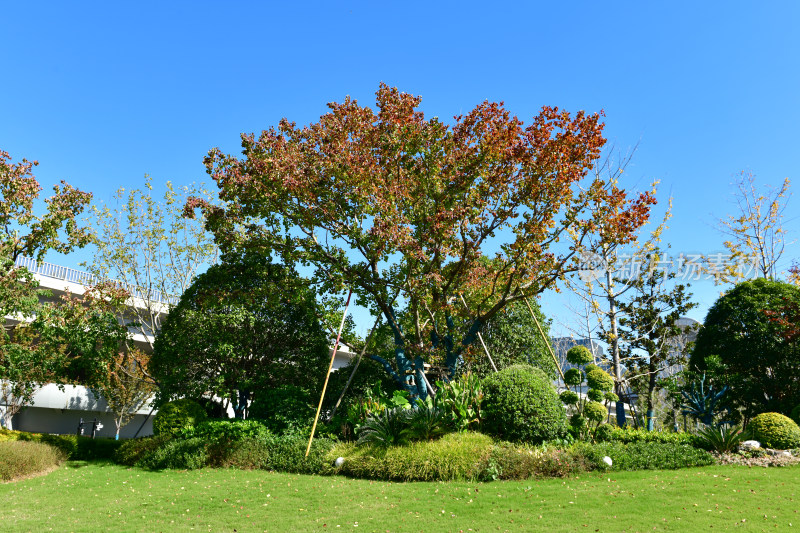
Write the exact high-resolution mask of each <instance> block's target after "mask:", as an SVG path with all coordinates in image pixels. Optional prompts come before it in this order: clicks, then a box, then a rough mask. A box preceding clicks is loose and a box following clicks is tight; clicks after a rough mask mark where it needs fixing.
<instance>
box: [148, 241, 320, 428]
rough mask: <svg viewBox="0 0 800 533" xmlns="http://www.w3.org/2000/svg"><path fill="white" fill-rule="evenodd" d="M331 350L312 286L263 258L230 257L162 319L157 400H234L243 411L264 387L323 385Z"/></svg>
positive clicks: (153, 362) (154, 364) (152, 367)
mask: <svg viewBox="0 0 800 533" xmlns="http://www.w3.org/2000/svg"><path fill="white" fill-rule="evenodd" d="M329 354H330V351H329V348H328V339H327V337H326V336H325V334H324V331H323V330H322V327H321V326H320V323H319V310H318V307H317V304H316V301H315V295H314V291H313V290H311V289H310V288H309V287H308V285H307V283H305V282H304V280H302V279H301V278H300V277H299V276H297V274H295V273H294V272H293V271H292V270H291V269H288V268H286V267H285V266H283V265H279V264H274V263H271V262H270V261H269V259H268V258H265V257H263V256H253V255H248V256H239V257H235V256H231V255H228V256H225V257H224V258H223V262H222V263H220V264H218V265H214V266H212V267H211V268H209V269H208V271H206V272H205V273H204V274H201V275H200V276H198V277H197V279H196V280H195V282H194V283H192V285H191V286H190V287H189V288H188V289H187V290H186V292H185V293H184V294H183V296H182V297H181V300H180V302H179V303H178V305H177V306H176V307H175V308H173V310H172V311H171V312H170V314H169V315H168V316H167V319H166V320H165V321H164V325H163V328H162V330H161V333H160V334H159V335H158V337H157V338H156V342H155V350H154V352H153V355H152V357H151V359H150V363H149V371H150V373H151V374H152V376H153V377H154V378H155V379H156V380H157V381H158V385H159V400H160V401H162V402H163V401H165V400H169V399H174V398H176V397H188V398H201V397H207V396H208V395H209V394H211V395H216V396H218V397H220V398H229V399H231V401H232V403H233V405H234V408H235V409H236V410H237V415H240V414H241V412H242V410H243V409H244V407H245V405H246V404H247V402H248V401H249V400H250V399H253V398H257V396H258V394H259V392H260V391H264V390H266V389H269V388H274V387H278V386H281V385H287V384H291V385H300V386H303V387H304V388H306V389H307V390H311V391H314V392H315V393H316V392H317V391H318V390H320V389H321V388H322V380H323V379H324V378H325V369H327V362H328V357H329Z"/></svg>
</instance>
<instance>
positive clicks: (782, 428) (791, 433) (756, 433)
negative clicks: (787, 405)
mask: <svg viewBox="0 0 800 533" xmlns="http://www.w3.org/2000/svg"><path fill="white" fill-rule="evenodd" d="M747 430H748V431H749V432H750V434H751V435H752V436H753V438H754V439H756V440H757V441H758V442H760V443H761V445H762V446H764V447H765V448H777V449H779V450H788V449H791V448H797V447H798V446H800V427H798V426H797V424H796V423H795V422H794V421H793V420H792V419H791V418H789V417H788V416H784V415H782V414H780V413H761V414H760V415H757V416H755V417H754V418H753V419H752V420H751V421H750V424H748V425H747Z"/></svg>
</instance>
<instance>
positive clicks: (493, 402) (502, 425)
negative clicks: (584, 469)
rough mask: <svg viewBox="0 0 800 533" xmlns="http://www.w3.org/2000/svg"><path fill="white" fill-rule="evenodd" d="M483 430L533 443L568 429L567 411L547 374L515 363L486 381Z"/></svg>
mask: <svg viewBox="0 0 800 533" xmlns="http://www.w3.org/2000/svg"><path fill="white" fill-rule="evenodd" d="M483 391H484V400H483V414H482V416H483V430H484V431H485V432H487V433H488V434H490V435H495V436H497V437H499V438H501V439H503V440H508V441H512V442H513V441H518V442H530V443H533V444H536V443H539V442H542V441H545V440H551V439H557V438H560V437H562V436H564V435H565V434H566V432H567V426H566V413H565V411H564V407H563V405H562V404H561V399H560V398H559V396H558V393H557V392H556V389H555V387H554V386H553V384H552V383H551V382H550V379H549V378H548V377H547V375H546V374H545V373H544V372H542V371H541V370H539V369H537V368H533V367H531V366H526V365H514V366H510V367H508V368H506V369H503V370H501V371H500V372H497V373H495V374H492V375H491V376H489V377H487V378H486V379H485V380H484V382H483Z"/></svg>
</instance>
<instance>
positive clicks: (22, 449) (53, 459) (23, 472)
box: [0, 440, 66, 481]
mask: <svg viewBox="0 0 800 533" xmlns="http://www.w3.org/2000/svg"><path fill="white" fill-rule="evenodd" d="M65 459H66V457H65V455H64V453H63V452H62V451H61V450H59V449H58V448H54V447H53V446H50V445H48V444H44V443H41V442H32V441H24V440H5V441H2V442H0V480H2V481H11V480H14V479H18V478H21V477H25V476H30V475H34V474H38V473H40V472H46V471H47V470H49V469H51V468H54V467H56V466H58V465H60V464H61V463H63V462H64V460H65Z"/></svg>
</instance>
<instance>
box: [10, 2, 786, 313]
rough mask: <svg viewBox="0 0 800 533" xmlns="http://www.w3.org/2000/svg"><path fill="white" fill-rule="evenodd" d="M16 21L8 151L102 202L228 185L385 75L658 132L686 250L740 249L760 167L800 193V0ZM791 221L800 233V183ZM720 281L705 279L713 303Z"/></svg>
mask: <svg viewBox="0 0 800 533" xmlns="http://www.w3.org/2000/svg"><path fill="white" fill-rule="evenodd" d="M164 4H168V5H167V6H165V5H164ZM2 17H3V30H2V32H0V60H2V63H1V64H0V68H2V77H3V81H2V83H0V105H1V106H2V107H1V108H0V148H1V149H3V150H6V151H8V152H10V153H11V155H12V157H13V158H14V159H15V160H18V159H21V158H22V157H26V158H28V159H38V160H39V161H40V166H39V167H38V169H37V171H36V174H37V177H38V178H39V180H40V182H41V183H42V184H43V185H45V186H46V187H47V188H49V187H50V186H51V185H52V184H53V183H56V182H57V181H58V180H59V179H62V178H64V179H67V181H68V182H69V183H71V184H73V185H76V186H78V187H80V188H83V189H85V190H88V191H91V192H93V193H94V194H95V198H96V199H98V200H100V201H108V200H110V198H111V194H112V192H113V191H114V190H115V189H116V188H117V187H118V186H120V185H123V186H128V187H131V186H141V184H142V177H143V175H144V174H145V173H149V174H151V175H152V176H153V178H154V180H155V181H157V182H158V181H161V182H163V181H166V180H172V181H173V182H174V183H176V184H188V183H190V182H192V181H202V180H205V181H208V178H207V177H206V176H205V174H204V169H203V166H202V159H203V156H204V155H205V153H206V152H207V151H208V150H209V148H211V147H214V146H219V147H221V148H223V149H224V150H226V151H229V152H235V151H237V150H238V148H239V134H240V133H241V132H253V131H260V130H262V129H264V128H266V127H268V126H270V125H273V124H276V123H277V121H278V120H279V119H280V118H281V117H284V116H285V117H288V118H290V119H291V120H294V121H295V122H297V123H298V124H305V123H308V122H311V121H314V120H316V119H317V118H318V117H319V116H320V115H321V114H322V113H324V112H325V109H326V108H325V103H326V102H328V101H334V100H335V101H340V100H342V99H343V97H344V96H345V95H351V96H353V97H355V98H357V99H358V100H360V101H361V102H362V103H372V102H374V99H373V95H374V92H375V90H376V89H377V87H378V83H379V82H381V81H383V82H386V83H387V84H389V85H393V86H397V87H399V88H400V89H402V90H404V91H407V92H411V93H415V94H419V95H421V96H422V98H423V103H422V109H423V111H425V112H426V114H428V115H430V116H433V115H436V116H439V117H443V118H447V117H452V116H453V115H456V114H458V113H462V112H466V111H468V110H469V109H471V108H472V107H474V106H475V105H476V104H477V103H479V102H481V101H483V100H486V99H488V100H503V101H505V103H506V106H507V108H508V109H509V110H511V112H513V113H514V114H516V115H518V116H519V117H520V118H522V119H523V120H528V119H530V118H531V117H532V116H534V115H535V114H536V113H537V112H538V110H539V109H540V108H541V106H543V105H555V106H559V107H561V108H565V109H567V110H570V111H577V110H579V109H585V110H587V111H599V110H601V109H602V110H605V113H606V124H607V127H606V134H607V137H608V138H609V140H610V141H611V143H613V144H615V145H616V146H617V147H619V148H621V149H628V148H630V147H632V146H633V145H636V144H637V143H638V144H639V148H638V152H637V153H636V155H635V157H634V160H633V162H632V165H631V166H630V167H629V169H628V172H627V173H626V175H627V179H628V180H629V181H628V182H627V183H628V185H630V186H633V187H636V186H638V187H644V186H646V184H648V183H649V182H650V181H652V180H660V182H661V185H660V192H659V198H660V199H661V200H662V205H663V204H665V203H666V200H667V198H668V197H669V196H673V197H674V218H673V220H672V221H671V223H670V230H669V232H668V233H667V235H666V239H665V240H666V241H667V242H669V243H671V244H672V247H673V250H674V251H676V252H681V251H684V252H704V253H711V252H714V251H721V250H722V239H721V237H720V235H719V234H718V233H716V232H715V231H714V230H713V228H712V227H711V226H712V223H713V221H714V217H715V216H723V215H725V214H726V213H728V212H730V211H731V209H732V205H731V204H730V193H731V188H730V186H729V184H730V183H731V181H732V179H733V176H734V175H735V174H736V173H738V172H739V171H740V170H744V169H747V170H751V171H753V172H754V173H756V174H757V176H758V179H759V181H760V182H761V183H763V184H773V185H777V184H779V183H780V182H781V181H782V180H783V178H785V177H789V178H791V179H793V180H795V186H794V189H795V192H797V190H798V189H797V187H798V186H800V179H798V178H800V176H799V174H800V162H799V161H798V146H800V143H799V142H798V141H800V137H799V136H798V124H800V31H798V30H797V28H798V27H800V4H799V3H797V2H792V1H786V2H759V3H756V2H643V1H641V0H640V1H636V2H616V1H615V2H596V1H586V2H548V3H544V2H513V3H507V2H499V1H495V2H464V1H460V2H408V1H405V2H319V3H311V2H303V3H297V4H296V5H290V3H289V2H280V3H277V2H276V3H274V4H268V3H266V2H227V3H222V2H198V1H194V2H129V3H119V2H97V3H89V2H71V3H65V2H49V3H48V2H41V3H34V2H8V3H6V4H5V5H4V7H3V14H2ZM787 215H789V218H790V219H792V220H791V221H790V223H789V225H788V226H789V229H790V230H791V229H794V230H795V233H794V236H795V237H798V236H800V232H798V231H797V230H798V229H800V218H798V216H797V215H800V198H799V197H798V195H795V198H793V199H792V200H791V201H790V204H789V210H788V212H787ZM787 257H800V246H799V245H794V246H791V247H789V248H788V250H787ZM69 260H70V259H69V258H67V259H66V261H67V262H69ZM64 261H65V259H59V262H62V263H63V262H64ZM77 262H78V260H75V265H77ZM788 264H789V260H788V259H787V260H786V261H785V264H784V265H783V266H784V267H786V266H788ZM75 265H73V266H75ZM718 291H719V289H718V288H714V286H713V284H711V283H709V282H704V283H698V284H696V285H695V286H694V292H695V293H696V294H697V296H698V299H699V300H700V303H701V307H700V309H699V310H698V311H697V312H695V313H693V316H695V317H696V318H699V319H702V318H703V316H704V314H705V310H706V309H707V307H708V305H710V303H712V302H713V299H714V297H715V296H716V295H717V294H718ZM548 298H549V297H546V298H545V310H546V311H548V312H550V313H551V314H555V315H558V314H560V313H562V311H561V309H560V307H559V306H560V304H559V303H557V300H556V299H548ZM548 306H550V308H549V309H548ZM364 327H366V326H364Z"/></svg>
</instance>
